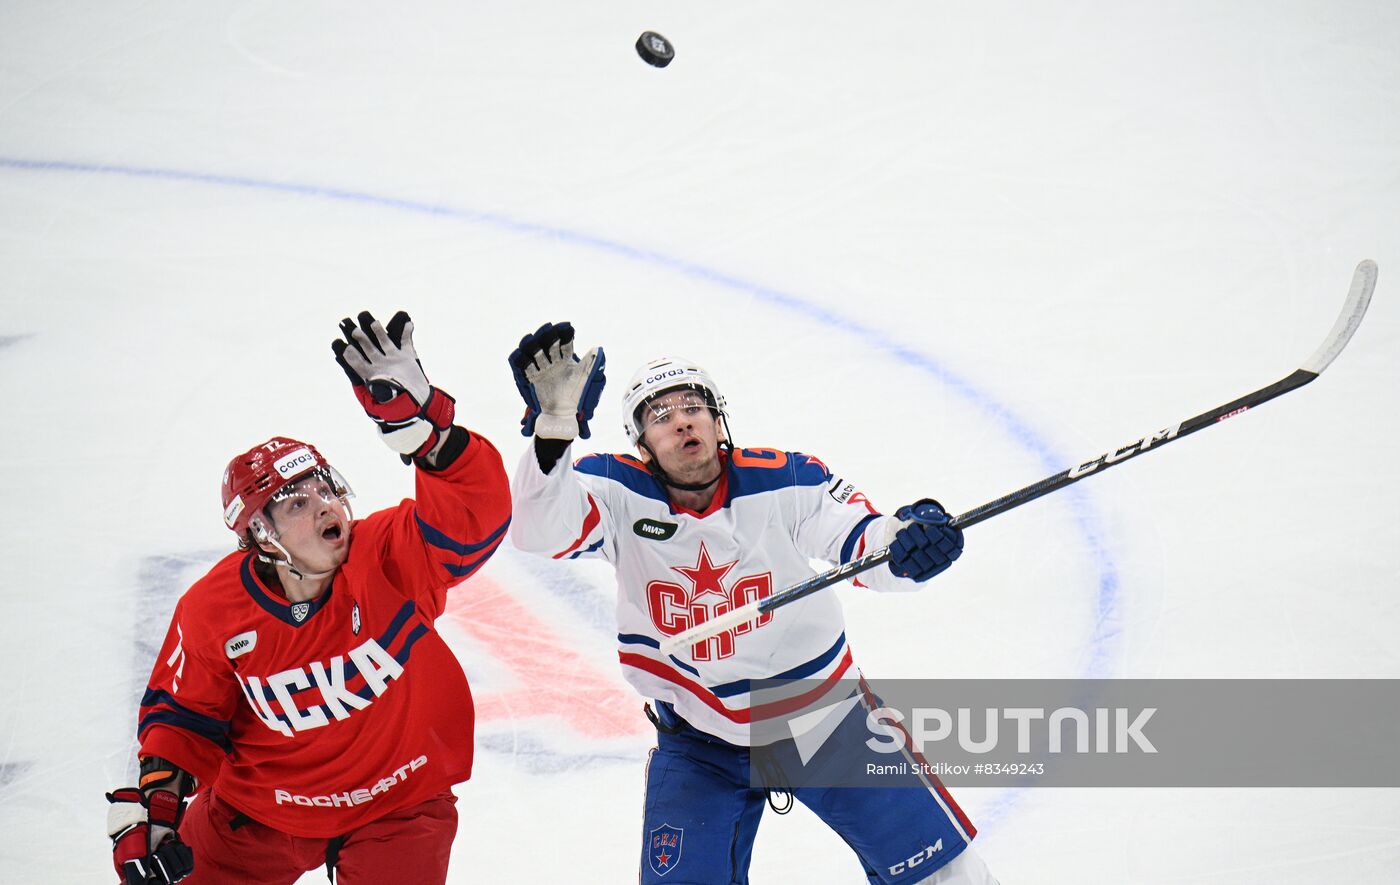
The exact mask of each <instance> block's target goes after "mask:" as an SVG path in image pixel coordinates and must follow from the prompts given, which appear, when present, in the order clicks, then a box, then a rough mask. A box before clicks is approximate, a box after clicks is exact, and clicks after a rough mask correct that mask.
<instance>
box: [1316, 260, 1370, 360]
mask: <svg viewBox="0 0 1400 885" xmlns="http://www.w3.org/2000/svg"><path fill="white" fill-rule="evenodd" d="M1375 289H1376V263H1375V262H1374V261H1372V260H1371V259H1369V258H1367V259H1366V260H1364V261H1362V262H1361V263H1360V264H1358V265H1357V266H1356V273H1355V274H1353V275H1352V278H1351V291H1350V292H1348V293H1347V300H1346V304H1344V305H1342V313H1341V316H1339V317H1337V322H1336V325H1334V326H1332V331H1331V332H1329V333H1327V340H1326V341H1323V342H1322V346H1321V347H1319V348H1318V349H1317V352H1316V353H1314V354H1313V355H1312V356H1310V357H1308V361H1307V362H1305V363H1303V365H1302V368H1303V369H1304V370H1306V371H1308V372H1313V373H1315V374H1319V375H1320V374H1322V370H1323V369H1325V368H1327V367H1328V366H1329V365H1331V364H1332V360H1334V359H1336V358H1337V354H1339V353H1341V352H1342V348H1344V347H1346V346H1347V342H1348V341H1350V340H1351V336H1352V333H1354V332H1355V331H1356V327H1357V326H1359V325H1361V318H1362V317H1364V316H1365V315H1366V308H1367V307H1368V306H1369V305H1370V303H1371V293H1372V292H1374V291H1375Z"/></svg>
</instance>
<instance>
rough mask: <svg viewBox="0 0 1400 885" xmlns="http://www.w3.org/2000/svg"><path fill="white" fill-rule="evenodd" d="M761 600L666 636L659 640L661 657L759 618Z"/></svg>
mask: <svg viewBox="0 0 1400 885" xmlns="http://www.w3.org/2000/svg"><path fill="white" fill-rule="evenodd" d="M760 602H762V600H757V601H754V602H750V603H749V604H748V605H741V606H739V607H738V608H736V609H733V610H732V611H727V612H725V613H724V614H722V615H720V616H719V617H716V618H710V619H709V620H708V621H705V622H704V623H701V624H696V625H695V626H694V627H691V628H690V629H689V630H682V631H681V632H679V633H677V634H676V635H675V636H668V637H666V638H665V639H663V640H661V653H662V654H663V655H673V654H675V653H676V652H677V651H679V650H680V649H683V648H685V647H686V646H688V645H694V644H695V643H697V642H700V641H701V640H704V639H709V638H710V637H711V636H718V635H719V634H721V633H723V632H724V631H725V630H732V629H734V628H735V627H737V626H739V625H740V624H745V623H748V622H749V621H753V620H756V619H757V618H758V616H759V610H758V606H759V603H760Z"/></svg>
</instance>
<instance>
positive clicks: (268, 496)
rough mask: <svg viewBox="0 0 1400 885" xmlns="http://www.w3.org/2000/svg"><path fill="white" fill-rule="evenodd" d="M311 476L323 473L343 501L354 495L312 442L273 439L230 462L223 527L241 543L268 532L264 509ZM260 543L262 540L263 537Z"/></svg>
mask: <svg viewBox="0 0 1400 885" xmlns="http://www.w3.org/2000/svg"><path fill="white" fill-rule="evenodd" d="M310 473H316V474H320V475H322V476H324V477H325V479H326V481H327V483H329V484H330V487H331V488H332V489H333V490H334V491H335V494H336V495H338V496H339V497H340V498H341V499H342V500H343V499H345V498H348V497H350V496H351V495H352V494H353V493H352V492H351V491H350V486H349V485H348V484H347V483H346V482H345V480H344V479H343V478H341V476H340V474H339V473H338V472H337V471H336V469H335V468H334V467H332V466H331V465H330V464H328V463H327V462H326V459H325V458H323V457H321V453H320V452H318V451H316V447H315V446H313V445H311V444H310V443H304V442H298V441H297V440H294V439H288V438H287V437H284V436H274V437H273V438H272V439H270V440H268V441H267V442H265V443H263V444H262V445H259V446H254V447H253V448H251V449H249V450H248V451H246V452H244V453H243V454H241V455H238V456H237V457H235V458H234V459H233V460H232V461H230V462H228V467H227V468H225V469H224V488H223V500H224V524H225V525H227V526H228V527H229V528H230V529H232V530H233V532H234V534H236V535H238V537H239V539H240V540H244V539H246V538H247V537H248V532H249V530H250V529H253V530H254V532H255V534H261V533H262V532H263V531H265V530H266V524H265V522H264V520H263V519H262V512H263V508H264V507H266V506H267V503H268V502H269V501H271V500H272V499H273V498H275V497H276V496H277V493H278V492H280V491H282V489H284V488H286V487H287V486H289V485H291V484H292V483H294V482H296V481H297V480H299V479H301V478H302V477H304V476H306V475H307V474H310ZM258 540H261V539H260V538H259V539H258Z"/></svg>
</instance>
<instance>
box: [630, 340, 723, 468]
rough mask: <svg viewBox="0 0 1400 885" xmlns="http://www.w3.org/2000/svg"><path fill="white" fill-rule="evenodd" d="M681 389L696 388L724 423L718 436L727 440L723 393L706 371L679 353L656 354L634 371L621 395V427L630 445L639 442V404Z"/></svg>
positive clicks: (640, 428)
mask: <svg viewBox="0 0 1400 885" xmlns="http://www.w3.org/2000/svg"><path fill="white" fill-rule="evenodd" d="M683 389H690V390H698V391H700V392H701V393H703V394H704V395H705V399H706V400H708V401H709V403H710V407H711V408H712V409H714V411H715V417H716V419H717V420H723V421H724V422H725V424H724V426H723V427H722V428H721V437H722V438H723V439H725V440H726V441H727V440H728V436H729V426H728V418H729V413H728V412H726V411H725V402H724V394H722V393H720V392H719V387H718V385H716V384H715V380H714V379H713V378H711V377H710V373H709V372H706V371H705V370H704V369H703V368H701V367H700V366H699V365H697V364H696V363H694V362H693V361H691V360H688V359H685V358H684V357H679V356H662V357H657V358H656V359H654V360H651V361H650V362H648V363H647V364H646V365H645V366H642V367H641V368H640V369H638V370H637V371H636V372H634V373H633V374H632V378H631V380H629V381H628V382H627V388H626V390H624V391H623V394H622V416H623V428H622V429H623V430H625V431H626V432H627V441H628V442H629V443H631V444H632V445H634V446H635V445H637V444H639V443H640V442H641V439H642V431H643V430H644V429H645V428H644V427H643V426H642V425H641V423H640V420H639V419H640V417H641V416H640V412H641V409H642V406H644V405H646V404H647V402H648V401H650V400H651V399H653V398H655V397H657V396H660V395H661V394H663V393H669V392H670V391H672V390H683Z"/></svg>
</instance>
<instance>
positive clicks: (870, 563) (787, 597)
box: [662, 260, 1376, 654]
mask: <svg viewBox="0 0 1400 885" xmlns="http://www.w3.org/2000/svg"><path fill="white" fill-rule="evenodd" d="M1375 286H1376V263H1375V262H1374V261H1370V260H1366V261H1362V262H1361V263H1360V264H1358V265H1357V266H1356V272H1355V273H1354V274H1353V275H1352V279H1351V290H1350V291H1349V292H1348V293H1347V300H1346V303H1345V304H1344V305H1343V307H1342V312H1341V315H1340V316H1338V317H1337V322H1336V324H1335V325H1333V327H1332V331H1331V332H1329V333H1328V335H1327V338H1325V339H1324V340H1323V342H1322V346H1321V347H1319V348H1318V349H1317V351H1316V352H1315V353H1313V355H1312V356H1310V357H1309V358H1308V359H1307V361H1306V362H1304V363H1303V365H1302V367H1301V368H1299V369H1297V370H1295V371H1294V372H1293V374H1291V375H1289V376H1287V377H1286V378H1282V379H1280V380H1279V381H1275V382H1274V383H1273V384H1270V385H1269V386H1267V387H1261V388H1259V389H1258V390H1256V391H1254V392H1253V393H1248V394H1245V395H1244V396H1242V397H1240V398H1239V399H1236V400H1232V401H1230V402H1228V403H1226V404H1225V405H1223V406H1218V407H1216V408H1214V409H1211V410H1210V411H1209V412H1202V413H1201V414H1199V415H1197V416H1196V417H1194V418H1187V419H1186V420H1185V421H1182V422H1181V423H1179V424H1176V425H1174V426H1172V427H1168V428H1166V429H1164V430H1161V431H1159V432H1157V433H1154V434H1152V435H1151V436H1145V437H1143V438H1142V439H1139V440H1134V441H1133V442H1131V443H1129V444H1128V445H1126V446H1122V447H1120V448H1117V449H1114V450H1113V451H1110V452H1105V453H1104V454H1102V455H1100V456H1098V457H1097V458H1094V459H1092V460H1090V461H1085V462H1084V463H1082V464H1076V465H1075V466H1073V467H1071V468H1069V469H1068V470H1062V471H1060V472H1059V473H1057V474H1055V475H1054V476H1048V477H1046V478H1045V479H1042V480H1040V481H1039V482H1035V483H1032V484H1030V485H1028V486H1026V487H1025V488H1023V489H1017V490H1016V491H1014V492H1011V493H1010V494H1008V495H1002V496H1001V497H1000V498H997V499H996V500H995V501H989V502H987V503H986V504H983V505H982V506H981V507H978V508H976V509H974V510H969V511H968V512H966V513H961V514H959V515H957V516H955V517H953V518H952V520H950V524H951V525H953V526H956V527H958V528H964V527H966V526H970V525H976V524H977V523H979V522H981V521H982V520H984V519H990V518H992V517H993V516H996V515H997V514H999V513H1005V512H1006V511H1008V510H1011V509H1012V508H1015V507H1020V506H1021V505H1022V504H1025V503H1026V502H1027V501H1034V500H1035V499H1036V498H1039V497H1042V496H1043V495H1048V494H1050V493H1051V492H1053V491H1056V490H1058V489H1062V488H1064V487H1065V486H1067V485H1070V484H1071V483H1076V482H1079V480H1081V479H1083V478H1085V477H1086V476H1092V475H1094V474H1097V473H1099V472H1101V471H1103V470H1104V469H1105V468H1108V467H1112V466H1113V465H1115V464H1120V463H1122V462H1124V461H1127V460H1129V459H1130V458H1135V457H1137V456H1138V455H1141V454H1142V453H1143V452H1146V451H1148V450H1156V449H1159V448H1161V447H1162V446H1164V445H1166V444H1167V443H1169V442H1171V441H1172V440H1176V439H1180V438H1181V437H1183V436H1187V435H1189V434H1192V433H1195V432H1196V431H1198V430H1204V429H1205V428H1207V427H1213V426H1214V425H1216V424H1219V423H1220V422H1221V421H1224V420H1225V419H1226V418H1232V417H1234V416H1235V415H1238V414H1240V413H1241V412H1247V411H1249V410H1250V409H1252V408H1254V407H1255V406H1258V405H1260V404H1262V403H1266V402H1268V401H1269V400H1271V399H1273V398H1274V397H1277V396H1282V395H1283V394H1285V393H1288V392H1289V391H1290V390H1296V389H1298V388H1299V387H1302V386H1303V385H1304V384H1307V383H1308V382H1309V381H1312V380H1313V379H1314V378H1316V377H1317V376H1318V375H1319V374H1321V373H1322V371H1323V369H1325V368H1327V366H1328V365H1330V364H1331V362H1332V360H1334V359H1335V358H1336V357H1337V354H1339V353H1341V351H1342V348H1344V347H1346V345H1347V342H1348V341H1350V340H1351V336H1352V333H1354V332H1355V331H1356V328H1357V326H1358V325H1360V323H1361V318H1362V317H1363V316H1365V315H1366V307H1367V305H1369V304H1370V302H1371V294H1372V292H1373V291H1374V289H1375ZM889 558H890V551H889V548H888V547H882V548H880V549H879V550H872V551H871V552H869V553H867V554H866V555H865V556H862V557H860V558H859V559H853V560H851V561H850V562H848V563H846V564H845V565H842V566H838V567H836V568H834V569H832V570H831V571H828V572H822V573H821V574H819V575H813V576H812V577H811V578H808V579H807V580H806V581H803V582H802V583H800V584H794V585H793V586H791V587H789V588H787V589H786V590H783V591H781V592H779V593H775V594H774V595H772V596H769V597H768V598H767V599H764V600H762V601H761V602H759V603H757V604H756V605H755V604H753V603H750V604H749V605H746V606H742V607H740V608H738V609H734V610H732V611H729V612H725V613H724V614H723V615H720V616H719V617H717V618H714V619H712V620H710V621H707V622H705V623H704V624H701V625H697V626H696V627H692V628H690V629H689V630H685V631H682V632H681V633H678V634H676V635H675V636H672V637H669V638H668V639H666V640H665V641H663V643H662V647H663V649H667V647H668V646H669V647H670V648H672V649H676V648H680V647H681V646H682V645H684V644H685V643H687V642H695V641H699V640H700V639H703V638H705V637H706V636H713V635H715V634H716V633H718V632H722V631H723V630H725V629H729V628H730V627H732V626H736V625H738V624H741V623H745V622H747V621H750V620H752V619H753V618H754V617H756V616H757V614H766V613H767V612H770V611H772V610H773V609H775V608H781V607H782V606H784V605H788V604H790V603H793V602H796V601H797V600H799V599H802V598H803V597H805V596H810V595H811V594H813V593H815V592H817V591H818V590H821V589H824V588H826V587H830V586H831V585H832V584H837V583H840V582H841V581H844V580H846V579H847V578H853V577H855V576H856V575H858V574H860V573H861V572H865V571H869V570H870V569H872V568H875V567H876V566H878V565H882V564H884V563H885V562H888V561H889ZM667 653H668V654H669V653H670V651H669V650H668V651H667Z"/></svg>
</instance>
